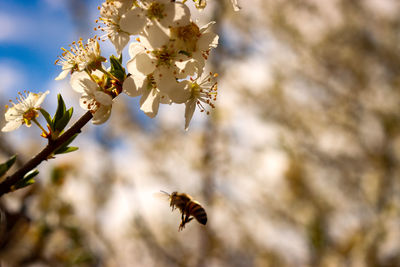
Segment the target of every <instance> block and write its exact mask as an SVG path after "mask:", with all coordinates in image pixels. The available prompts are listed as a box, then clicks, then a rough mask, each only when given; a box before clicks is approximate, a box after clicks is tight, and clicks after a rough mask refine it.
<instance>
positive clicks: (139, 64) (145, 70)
mask: <svg viewBox="0 0 400 267" xmlns="http://www.w3.org/2000/svg"><path fill="white" fill-rule="evenodd" d="M135 61H136V69H137V70H138V71H139V72H140V73H141V74H143V75H149V74H150V73H152V72H153V71H154V70H155V69H156V65H155V63H154V62H153V61H154V59H152V58H151V57H150V56H149V55H148V54H147V53H141V54H138V55H137V56H136V58H135ZM129 73H131V74H132V75H134V74H135V73H133V72H129Z"/></svg>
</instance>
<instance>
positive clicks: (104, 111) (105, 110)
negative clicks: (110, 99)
mask: <svg viewBox="0 0 400 267" xmlns="http://www.w3.org/2000/svg"><path fill="white" fill-rule="evenodd" d="M110 115H111V106H100V108H99V109H98V110H97V111H96V112H95V113H94V114H93V119H92V123H93V124H102V123H104V122H106V121H107V120H108V118H110Z"/></svg>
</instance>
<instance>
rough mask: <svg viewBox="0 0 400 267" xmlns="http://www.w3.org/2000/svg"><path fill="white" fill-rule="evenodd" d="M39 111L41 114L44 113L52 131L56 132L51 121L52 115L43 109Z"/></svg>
mask: <svg viewBox="0 0 400 267" xmlns="http://www.w3.org/2000/svg"><path fill="white" fill-rule="evenodd" d="M39 111H40V113H42V115H43V117H44V118H45V119H46V121H47V124H48V125H49V126H50V129H51V130H52V131H54V127H53V122H52V121H51V116H50V114H49V113H48V112H47V111H46V110H44V109H42V108H40V109H39Z"/></svg>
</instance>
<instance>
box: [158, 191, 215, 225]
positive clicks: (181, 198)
mask: <svg viewBox="0 0 400 267" xmlns="http://www.w3.org/2000/svg"><path fill="white" fill-rule="evenodd" d="M161 192H162V193H164V194H167V195H168V197H169V201H170V202H169V205H170V207H171V208H172V211H173V210H174V209H176V208H177V209H179V211H180V212H181V214H182V217H181V224H180V225H179V229H178V231H181V230H183V229H184V228H185V224H187V223H188V222H190V221H191V220H193V218H195V219H196V220H197V221H198V222H199V223H201V224H203V225H205V224H206V223H207V213H206V211H205V210H204V208H203V207H202V206H201V205H200V203H198V202H197V201H195V200H193V198H192V197H191V196H189V195H188V194H185V193H178V192H172V194H168V193H167V192H165V191H161Z"/></svg>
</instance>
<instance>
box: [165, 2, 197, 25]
mask: <svg viewBox="0 0 400 267" xmlns="http://www.w3.org/2000/svg"><path fill="white" fill-rule="evenodd" d="M165 13H166V14H167V16H166V17H165V18H163V19H162V20H161V21H160V23H161V24H162V25H163V26H165V27H178V26H185V25H188V24H189V23H190V9H189V7H188V6H186V5H185V4H182V3H177V2H172V3H167V4H165Z"/></svg>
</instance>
